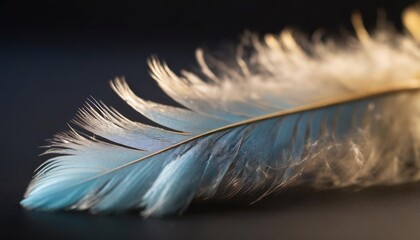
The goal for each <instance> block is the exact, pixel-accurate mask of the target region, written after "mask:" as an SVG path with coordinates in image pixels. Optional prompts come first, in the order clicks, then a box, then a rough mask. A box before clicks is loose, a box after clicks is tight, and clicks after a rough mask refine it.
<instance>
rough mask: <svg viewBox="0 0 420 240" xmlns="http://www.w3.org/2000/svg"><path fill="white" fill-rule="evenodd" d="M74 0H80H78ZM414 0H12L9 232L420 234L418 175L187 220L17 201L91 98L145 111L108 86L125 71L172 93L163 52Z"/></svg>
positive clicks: (5, 233)
mask: <svg viewBox="0 0 420 240" xmlns="http://www.w3.org/2000/svg"><path fill="white" fill-rule="evenodd" d="M69 2H70V1H69ZM410 2H413V1H302V0H295V1H289V2H282V1H277V2H269V1H231V2H229V3H228V4H226V3H222V2H217V1H216V2H215V1H208V2H207V1H195V2H188V1H183V2H175V1H174V2H170V1H162V0H160V1H156V0H155V1H153V2H146V3H141V2H140V1H139V3H137V2H129V1H118V2H113V1H101V2H100V3H97V2H93V1H73V3H72V4H70V3H67V4H64V3H57V2H56V1H37V4H35V3H33V2H29V1H28V2H21V1H9V2H2V3H1V5H0V27H1V28H0V29H1V32H0V81H1V87H0V109H1V115H0V133H1V143H0V239H49V238H51V239H84V238H90V239H104V238H119V239H165V238H166V239H420V228H419V227H418V226H419V219H420V184H408V185H404V186H394V187H379V188H371V189H366V190H361V191H354V190H336V191H328V192H320V193H314V192H308V191H303V192H302V191H297V190H294V191H288V192H285V193H282V194H281V195H280V196H277V197H272V198H270V199H267V200H264V201H262V202H259V203H257V204H255V205H252V206H247V205H244V204H242V203H204V204H194V205H193V206H192V207H191V208H190V209H189V210H188V211H187V212H186V213H185V215H183V216H181V217H171V218H165V219H148V220H143V219H141V218H139V217H138V216H137V215H135V214H131V215H125V216H91V215H88V214H86V213H63V212H59V213H39V212H30V211H25V210H24V209H22V208H21V207H20V206H19V204H18V203H19V201H20V200H21V198H22V195H23V193H24V190H25V188H26V186H27V184H28V183H29V181H30V179H31V177H32V174H33V171H34V169H35V168H36V167H37V166H38V165H39V164H40V163H41V162H42V161H43V160H45V158H42V157H37V155H38V154H39V153H41V152H42V150H41V149H39V148H38V147H39V146H42V145H45V141H44V139H47V138H50V137H51V136H52V135H53V134H54V133H56V132H59V131H63V130H66V128H67V126H66V122H68V121H69V120H70V119H71V118H72V117H73V116H74V114H75V113H76V111H77V109H78V108H79V107H80V106H82V105H83V103H84V102H85V100H86V98H87V97H89V96H90V95H92V96H94V97H95V98H97V99H101V100H103V101H104V102H105V103H107V104H110V105H112V106H114V107H116V108H117V109H118V110H120V111H121V112H122V113H124V114H125V115H127V116H128V117H130V118H131V119H133V120H144V119H143V118H142V117H141V116H139V115H138V114H136V113H135V112H134V111H133V110H132V109H130V108H129V107H128V106H126V105H125V104H124V103H123V102H122V101H121V100H119V99H118V97H117V96H116V95H115V94H114V93H113V92H112V91H111V90H110V88H109V87H108V84H107V80H109V79H112V78H113V77H114V76H117V75H124V76H125V77H126V78H127V80H128V82H129V83H130V85H131V86H132V87H133V89H134V90H135V92H136V93H138V94H139V95H140V96H143V97H145V98H147V99H151V100H155V101H160V102H165V103H167V102H170V99H169V98H168V97H167V96H165V95H164V94H163V93H162V92H160V91H159V90H158V88H157V86H156V84H155V83H154V81H153V80H152V79H151V78H150V77H149V76H148V74H147V67H146V58H147V57H148V56H150V55H151V54H157V55H158V56H160V57H161V58H163V59H165V60H166V61H167V62H168V63H169V65H170V66H171V67H173V68H174V69H175V70H179V69H180V68H181V67H183V68H194V60H193V55H194V54H193V53H194V49H195V48H196V47H199V46H204V47H206V48H209V49H216V50H217V49H221V48H220V47H219V46H220V45H222V44H223V43H224V42H228V43H232V42H233V43H234V42H236V41H237V40H238V37H239V36H240V34H241V33H242V32H243V31H244V30H246V29H251V30H254V31H257V32H260V33H264V32H270V31H271V32H276V31H278V30H280V29H281V28H282V27H283V26H285V25H292V26H296V27H298V28H300V29H302V30H305V31H309V32H310V31H313V30H315V28H316V27H325V28H326V29H327V30H328V31H330V32H331V33H332V34H334V33H338V32H339V31H340V26H344V27H349V23H350V22H349V16H350V13H351V11H352V10H354V9H356V8H358V9H360V10H361V11H362V13H364V15H366V16H367V17H366V19H367V25H368V26H372V25H373V23H374V19H375V18H376V9H377V8H378V7H384V8H385V10H387V12H388V16H389V18H390V19H391V20H392V21H394V22H395V23H396V24H397V26H399V25H400V22H399V13H400V11H401V10H402V9H403V8H404V7H405V6H407V5H408V4H409V3H410Z"/></svg>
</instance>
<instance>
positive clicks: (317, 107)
mask: <svg viewBox="0 0 420 240" xmlns="http://www.w3.org/2000/svg"><path fill="white" fill-rule="evenodd" d="M403 16H404V18H403V20H404V24H405V27H406V31H405V32H404V33H399V32H397V31H395V30H393V28H392V27H391V26H389V25H388V24H386V23H385V21H382V22H380V23H381V24H380V25H379V26H378V27H377V29H376V30H375V31H374V32H372V33H368V32H367V31H366V30H365V28H364V27H363V23H362V21H361V18H360V16H359V15H354V17H353V19H352V20H353V24H354V26H355V29H356V35H357V37H352V36H348V37H347V39H346V41H344V42H340V43H337V42H336V41H332V40H328V39H327V40H325V39H323V38H322V35H321V34H319V33H315V34H314V35H313V38H312V39H311V40H308V39H305V38H303V37H299V36H297V35H296V34H295V33H294V32H292V31H291V30H284V31H282V32H281V33H280V34H279V35H266V36H265V37H264V38H263V39H261V38H258V37H257V36H255V35H251V34H248V35H246V36H245V37H244V38H243V41H242V42H241V43H240V44H239V46H238V47H237V51H236V52H237V55H236V56H235V58H234V61H221V60H216V59H214V58H213V57H211V56H208V55H205V54H204V53H203V51H202V50H200V49H199V50H197V52H196V55H197V61H198V64H199V67H200V71H199V72H190V71H182V72H181V74H180V75H177V74H175V73H174V72H172V71H171V70H170V69H169V68H168V66H167V65H166V64H165V63H163V62H161V61H159V60H158V59H156V58H151V59H150V61H149V66H150V70H151V75H152V77H153V78H154V79H155V80H156V81H157V83H158V84H159V86H160V87H161V89H162V90H163V91H164V92H165V93H166V94H168V95H169V96H170V97H171V98H172V99H174V100H175V101H176V102H178V103H179V104H181V105H182V106H183V107H182V108H181V107H174V106H167V105H163V104H159V103H156V102H151V101H148V100H145V99H142V98H139V97H138V96H136V95H135V94H134V93H133V92H132V91H131V90H130V88H129V87H128V85H127V83H126V81H125V80H124V79H123V78H117V79H115V80H114V81H112V82H111V87H112V89H113V90H114V91H115V92H116V93H117V94H118V95H119V96H120V97H121V98H122V99H123V100H124V101H126V102H127V103H128V104H129V105H130V106H131V107H132V108H134V109H135V110H137V111H138V112H139V113H140V114H142V115H144V116H145V117H147V118H149V119H150V120H152V121H153V122H155V123H156V124H157V125H159V126H161V127H154V126H149V125H145V124H142V123H140V122H135V121H132V120H130V119H127V118H126V117H124V116H123V115H121V114H120V113H119V112H117V110H115V109H113V108H110V107H107V106H106V105H105V104H103V103H102V102H97V101H95V100H91V101H89V102H88V103H86V105H85V106H84V107H83V108H82V109H80V111H79V112H78V114H77V117H76V118H75V120H74V121H73V123H74V124H75V125H77V126H78V127H81V128H83V129H84V130H85V131H83V132H81V131H77V130H75V129H73V128H71V129H70V130H69V131H68V132H64V133H60V134H57V135H56V136H55V137H54V138H53V139H52V141H51V144H50V145H49V148H48V150H47V151H46V152H45V153H46V154H52V155H53V157H52V158H51V159H50V160H48V161H46V162H45V163H44V164H42V165H41V166H40V167H39V168H38V169H37V171H36V174H35V176H34V178H33V180H32V182H31V183H30V185H29V187H28V189H27V192H26V194H25V198H24V200H22V202H21V204H22V205H23V206H24V207H25V208H28V209H36V210H44V211H52V210H59V209H74V210H89V211H90V212H92V213H118V212H124V211H127V210H130V209H138V210H140V212H141V215H142V216H145V217H148V216H163V215H168V214H174V213H181V212H182V211H184V210H185V209H186V208H187V207H188V205H189V204H190V202H191V201H192V200H194V199H196V200H200V199H208V198H218V199H228V198H231V197H234V196H240V195H247V196H252V197H254V199H255V200H258V199H260V198H262V197H264V196H266V195H268V194H270V193H272V192H275V191H277V190H280V189H283V188H284V187H288V186H295V185H308V186H311V187H315V188H321V189H322V188H336V187H345V186H362V187H363V186H370V185H374V184H397V183H401V182H406V181H416V180H419V178H420V171H419V169H420V124H419V123H420V15H419V9H418V7H412V8H409V9H408V10H406V12H405V13H404V15H403ZM321 39H322V40H321ZM95 136H99V137H95Z"/></svg>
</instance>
